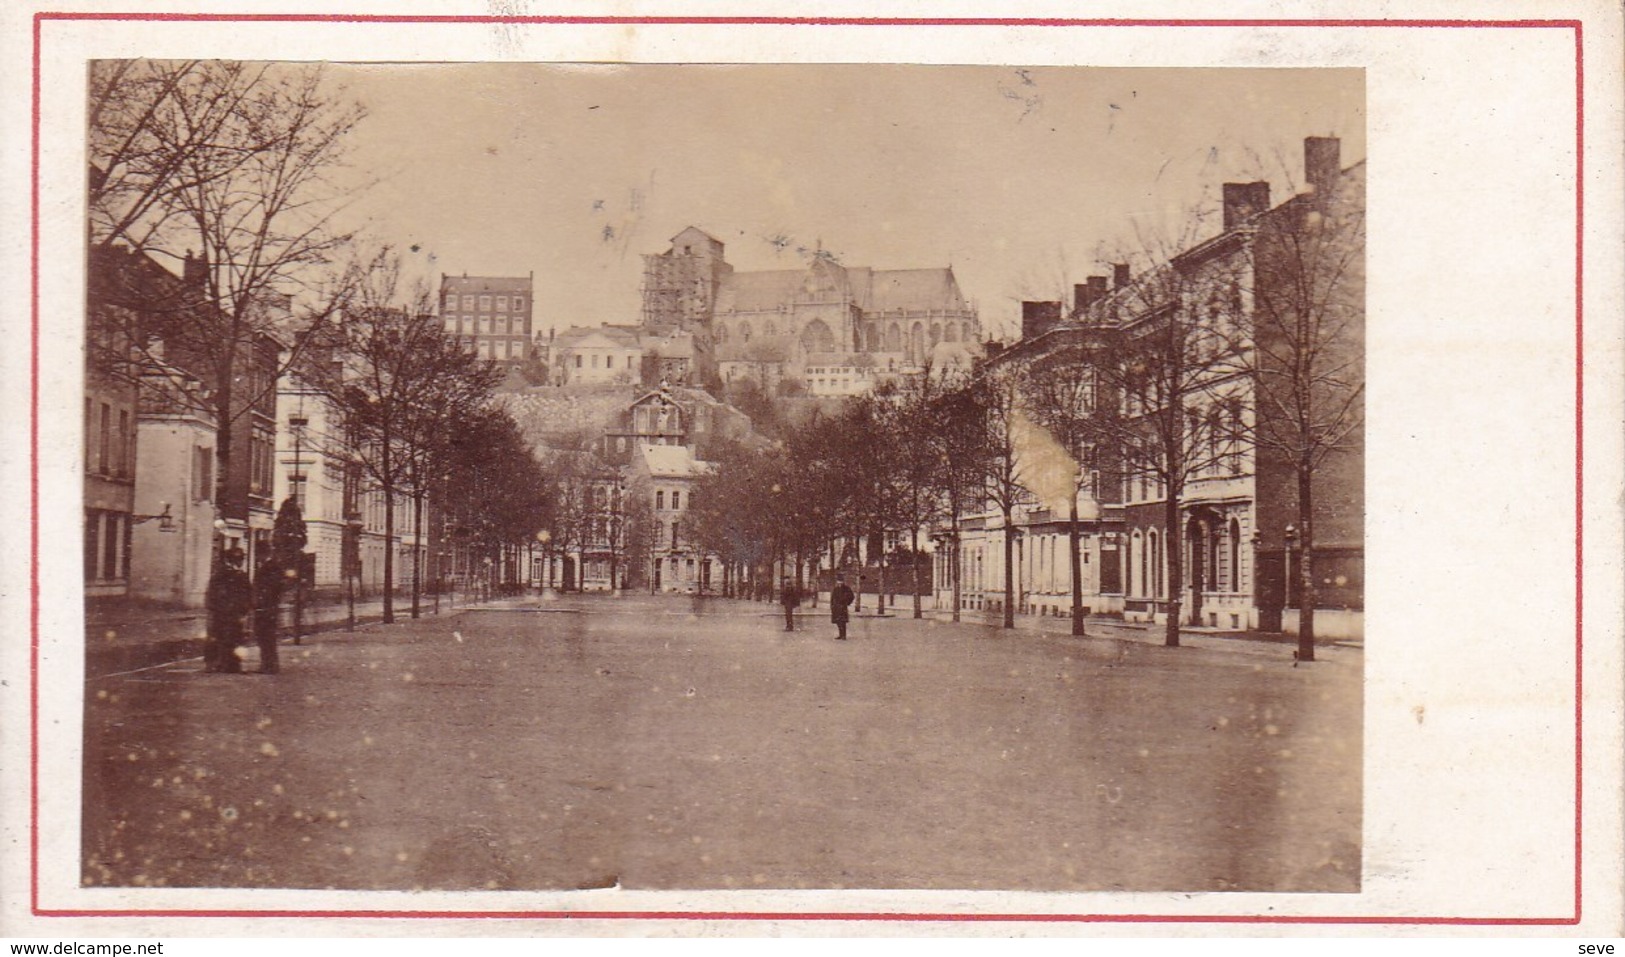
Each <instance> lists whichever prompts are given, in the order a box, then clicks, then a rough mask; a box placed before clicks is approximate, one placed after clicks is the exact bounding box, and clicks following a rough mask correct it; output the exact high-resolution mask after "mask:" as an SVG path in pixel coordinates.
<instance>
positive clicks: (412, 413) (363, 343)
mask: <svg viewBox="0 0 1625 957" xmlns="http://www.w3.org/2000/svg"><path fill="white" fill-rule="evenodd" d="M352 271H353V272H354V273H355V275H354V277H353V279H352V280H351V282H350V283H349V285H350V288H351V289H352V290H353V293H352V295H351V296H350V298H349V308H348V309H347V310H346V311H345V314H344V316H343V318H342V323H341V326H340V328H341V330H342V336H343V339H342V341H343V346H344V354H345V362H346V366H347V371H348V374H347V376H346V380H345V384H344V388H343V390H342V392H341V393H340V395H339V407H340V409H341V411H342V413H343V416H344V418H345V422H346V429H345V432H346V434H347V436H348V437H349V438H350V439H351V440H352V441H353V442H354V443H355V444H354V447H353V448H352V449H351V450H350V452H351V454H352V455H353V456H354V458H355V459H356V461H358V462H359V463H360V464H361V467H362V468H363V469H364V470H365V471H366V473H367V476H368V478H370V479H371V481H372V483H373V484H374V485H375V486H376V487H377V489H378V490H379V492H380V493H381V494H382V496H383V500H384V541H385V548H384V569H383V573H384V594H383V601H384V609H383V615H384V621H385V622H391V621H394V611H395V609H394V584H395V567H394V561H395V559H394V555H395V548H394V546H395V504H396V502H397V501H398V500H399V499H400V498H401V496H402V495H403V494H405V493H409V494H410V496H411V500H412V502H413V504H414V522H415V524H414V533H415V535H416V536H417V538H418V539H421V537H422V535H423V528H422V517H423V516H422V497H423V495H424V493H425V492H426V490H427V488H428V485H429V484H430V481H431V477H432V476H433V474H434V473H435V472H436V471H437V470H439V469H440V468H452V467H455V466H456V462H455V461H454V460H452V459H451V453H450V451H449V447H450V429H451V426H452V423H454V422H456V421H458V420H459V419H460V418H462V417H465V416H466V415H468V414H469V412H470V411H471V410H473V409H476V408H478V407H479V406H481V405H483V404H484V402H485V401H486V400H487V399H488V398H489V397H490V395H491V392H492V390H493V389H494V388H495V387H496V383H497V381H498V379H499V374H498V373H497V372H496V371H495V367H494V365H493V364H492V363H491V362H489V361H485V360H480V359H477V358H475V357H474V356H473V355H472V354H471V353H469V352H468V351H467V350H466V349H465V348H463V347H462V345H461V344H460V343H458V342H457V341H456V340H454V339H453V338H451V337H449V336H447V335H446V334H445V333H444V332H443V331H442V328H441V325H440V322H439V320H438V319H436V318H435V317H434V316H433V315H432V314H430V312H429V303H430V302H432V297H431V296H430V294H429V292H428V291H427V289H426V288H424V287H421V286H419V287H417V288H410V289H409V288H404V281H403V279H402V275H401V266H400V261H399V258H398V257H397V256H396V255H395V253H394V252H393V251H392V250H390V249H389V248H387V247H385V248H383V249H380V250H378V251H377V252H376V253H375V254H374V255H373V256H372V257H371V258H369V259H367V260H366V261H364V262H362V263H359V264H357V265H356V266H355V267H353V270H352ZM431 462H432V463H433V464H431ZM419 544H420V545H421V541H420V542H419ZM419 551H420V549H418V548H415V549H414V556H415V564H416V566H417V567H415V568H414V585H413V607H412V612H413V616H414V617H416V615H417V613H418V607H417V594H418V585H417V583H416V582H417V578H418V577H419V575H420V574H421V570H422V569H421V558H420V557H418V552H419Z"/></svg>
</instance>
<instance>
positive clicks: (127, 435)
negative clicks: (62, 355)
mask: <svg viewBox="0 0 1625 957" xmlns="http://www.w3.org/2000/svg"><path fill="white" fill-rule="evenodd" d="M88 275H89V290H88V292H89V297H88V301H87V303H86V306H87V310H88V312H87V315H88V319H89V321H88V322H87V324H86V331H87V335H88V337H89V342H88V343H87V348H86V350H85V425H84V469H85V471H84V497H85V500H84V509H85V511H84V569H85V575H84V579H85V594H86V595H87V596H89V597H96V596H103V595H124V594H127V593H128V591H129V584H130V574H131V570H132V564H131V561H130V554H131V546H132V542H133V538H134V530H135V515H136V494H135V486H136V469H137V464H138V461H139V459H138V456H137V441H136V437H137V385H136V383H137V381H138V380H139V374H140V373H139V365H138V362H137V357H136V354H135V347H134V343H133V342H132V338H131V337H132V330H134V329H138V328H139V327H140V326H141V325H142V323H141V322H140V320H139V317H138V316H137V313H138V312H139V310H140V300H141V299H142V295H143V292H144V291H145V290H147V289H149V288H160V287H170V288H172V287H174V286H175V285H176V282H175V277H174V276H173V275H171V274H169V273H168V272H167V271H165V270H164V269H163V268H162V267H161V266H159V265H158V264H157V263H155V262H153V261H152V260H151V259H149V258H147V257H146V256H145V255H142V254H140V253H136V252H131V251H127V250H124V249H95V250H93V251H92V253H91V260H90V268H89V273H88ZM153 514H157V511H156V510H155V511H154V513H153Z"/></svg>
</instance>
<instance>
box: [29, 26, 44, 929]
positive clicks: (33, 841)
mask: <svg viewBox="0 0 1625 957" xmlns="http://www.w3.org/2000/svg"><path fill="white" fill-rule="evenodd" d="M40 50H41V44H40V21H39V19H38V18H36V19H35V20H34V116H33V120H32V125H31V127H30V133H31V135H32V137H33V142H32V147H31V153H30V164H31V170H30V174H29V175H30V188H31V189H32V190H33V208H32V209H31V210H30V211H29V232H30V234H31V235H32V237H33V241H32V243H31V249H30V251H29V262H28V283H29V291H30V295H29V299H28V307H29V308H28V312H29V317H28V332H29V354H28V403H29V409H30V410H32V411H31V412H30V414H29V417H28V463H29V469H28V508H29V528H28V571H29V575H28V577H29V585H28V652H29V669H28V672H29V677H28V691H29V695H30V700H29V722H28V724H29V727H28V745H29V754H28V779H29V780H28V801H29V806H30V807H31V808H32V816H31V819H30V822H29V828H28V848H29V853H30V862H29V863H30V866H29V870H28V895H29V903H30V904H31V905H32V907H33V909H34V913H36V914H37V913H39V595H40V586H39V548H40V532H39V219H40V189H39V150H40Z"/></svg>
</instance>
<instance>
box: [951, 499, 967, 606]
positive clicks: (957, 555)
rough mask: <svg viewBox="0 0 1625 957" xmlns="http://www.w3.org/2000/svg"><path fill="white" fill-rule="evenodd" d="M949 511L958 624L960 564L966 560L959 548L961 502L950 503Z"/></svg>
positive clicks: (954, 596)
mask: <svg viewBox="0 0 1625 957" xmlns="http://www.w3.org/2000/svg"><path fill="white" fill-rule="evenodd" d="M949 511H950V512H951V513H952V514H951V515H950V516H949V519H950V524H949V525H948V527H949V528H950V529H951V530H952V531H953V535H954V539H953V562H954V567H953V569H952V570H951V571H950V575H951V576H952V577H951V581H952V583H953V602H954V611H953V620H954V621H956V622H957V621H959V605H960V599H961V591H960V589H961V579H960V576H959V566H960V563H961V562H962V561H963V560H964V558H963V555H964V552H963V551H962V550H961V548H960V546H959V501H958V499H955V500H954V501H953V502H951V503H950V505H949Z"/></svg>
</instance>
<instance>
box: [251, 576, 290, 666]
mask: <svg viewBox="0 0 1625 957" xmlns="http://www.w3.org/2000/svg"><path fill="white" fill-rule="evenodd" d="M283 578H284V576H283V574H282V563H281V562H279V561H277V560H276V559H275V558H272V557H269V556H268V557H267V558H266V559H265V561H263V562H260V567H258V568H256V569H254V643H255V644H257V645H259V646H260V674H262V675H274V674H276V673H277V672H278V671H280V670H281V669H280V668H279V667H278V662H277V640H278V638H280V637H281V636H280V635H278V634H277V631H278V628H277V625H278V624H279V622H278V620H277V619H278V617H279V616H280V615H281V612H282V584H283Z"/></svg>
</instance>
